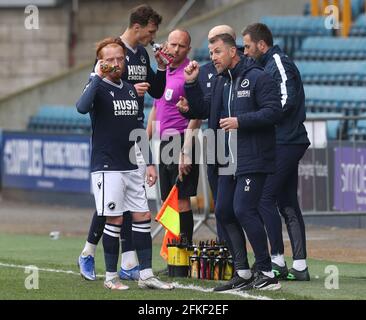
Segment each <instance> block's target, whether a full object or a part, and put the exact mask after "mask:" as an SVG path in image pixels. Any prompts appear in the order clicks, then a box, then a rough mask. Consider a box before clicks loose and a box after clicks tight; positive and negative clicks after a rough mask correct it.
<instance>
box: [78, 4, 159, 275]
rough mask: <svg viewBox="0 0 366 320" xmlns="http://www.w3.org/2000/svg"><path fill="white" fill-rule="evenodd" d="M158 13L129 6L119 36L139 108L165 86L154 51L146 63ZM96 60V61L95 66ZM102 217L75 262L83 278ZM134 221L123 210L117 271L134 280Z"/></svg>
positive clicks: (91, 264) (91, 268) (91, 267)
mask: <svg viewBox="0 0 366 320" xmlns="http://www.w3.org/2000/svg"><path fill="white" fill-rule="evenodd" d="M161 21H162V17H161V16H160V15H159V14H158V13H157V12H156V11H154V10H153V9H152V8H151V7H150V6H148V5H140V6H138V7H136V8H134V9H132V11H131V14H130V21H129V27H128V28H127V29H126V30H125V31H124V33H123V34H122V35H121V36H120V39H121V40H122V42H123V43H124V44H125V46H126V48H127V51H126V56H125V72H123V73H122V76H121V78H122V80H124V81H127V82H128V83H130V84H132V85H134V87H135V89H136V91H137V94H138V97H137V100H138V103H139V107H140V108H141V109H143V106H144V94H145V93H146V92H148V93H149V94H150V95H151V96H152V97H154V98H156V99H159V98H160V97H161V96H162V95H163V93H164V90H165V83H166V72H165V70H166V66H165V64H164V63H163V61H162V60H161V59H160V58H159V56H158V55H155V57H156V61H157V64H158V70H157V72H156V73H154V71H153V70H152V68H151V66H150V59H149V55H148V53H147V51H146V49H145V48H144V47H146V46H147V45H148V44H149V43H150V42H151V41H152V40H153V39H154V38H155V35H156V32H157V30H158V28H159V25H160V23H161ZM97 67H98V64H97V65H96V68H97ZM140 115H141V116H140V117H139V119H138V120H139V125H140V127H141V128H143V123H144V113H143V112H141V113H140ZM137 157H138V159H137V162H138V163H139V164H140V165H139V170H140V173H141V174H142V175H144V174H145V164H144V162H143V161H141V158H142V157H141V155H139V154H138V155H137ZM105 221H106V219H105V217H100V216H98V215H97V212H95V213H94V215H93V219H92V222H91V225H90V228H89V234H88V238H87V241H86V243H85V246H84V249H83V250H82V253H81V254H80V256H79V259H78V264H79V267H80V274H81V275H82V277H83V278H85V279H87V280H96V275H95V260H94V257H95V251H96V246H97V244H98V242H99V240H100V238H101V236H102V234H103V230H104V225H105ZM143 231H144V230H143V229H141V228H140V227H139V226H138V225H136V224H134V225H132V218H131V215H130V214H129V213H125V214H124V219H123V225H122V231H121V247H122V258H121V269H120V272H119V275H120V278H121V279H126V280H129V279H131V280H138V279H139V266H138V261H137V259H136V254H135V248H134V243H133V240H132V238H135V237H136V236H137V237H138V235H139V233H141V232H143Z"/></svg>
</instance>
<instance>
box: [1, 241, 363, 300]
mask: <svg viewBox="0 0 366 320" xmlns="http://www.w3.org/2000/svg"><path fill="white" fill-rule="evenodd" d="M83 245H84V239H83V238H80V237H79V238H77V237H61V238H60V239H58V240H51V239H50V238H49V237H48V236H34V235H9V234H0V284H1V288H2V289H1V290H0V300H9V299H11V300H24V299H27V300H28V299H30V300H50V299H51V300H54V299H55V300H59V299H66V300H88V299H95V300H105V299H107V300H241V299H259V298H269V299H285V300H294V299H296V300H297V299H301V300H314V299H362V300H363V299H366V267H365V265H364V264H351V263H338V262H337V263H336V262H331V261H320V260H312V259H309V260H308V263H309V270H310V274H311V281H310V282H287V281H281V284H282V289H281V290H280V291H276V292H268V291H253V292H248V293H249V295H247V296H245V295H234V294H228V293H213V292H204V291H199V290H196V289H193V290H192V289H184V288H178V289H175V290H173V291H169V292H166V291H160V290H142V289H139V288H138V286H137V283H136V282H128V285H129V286H130V289H129V290H127V291H122V292H111V291H109V290H106V289H104V287H103V278H102V277H99V278H98V280H97V281H94V282H90V281H85V280H83V279H82V278H81V277H80V276H79V275H78V274H77V273H78V268H77V266H76V260H77V257H78V255H79V253H80V251H81V249H82V247H83ZM159 250H160V246H159V245H154V251H153V269H154V270H159V269H162V268H164V267H165V262H164V261H163V260H162V259H161V258H160V256H159ZM250 258H251V260H253V257H252V256H251V257H250ZM96 261H97V266H96V267H97V274H101V275H103V274H104V258H103V252H102V246H101V245H99V246H98V250H97V256H96ZM288 264H289V265H291V261H290V259H289V260H288ZM10 265H11V266H10ZM29 265H34V266H36V267H38V268H39V269H40V271H39V289H31V290H29V289H26V287H25V281H26V278H27V277H28V276H29V275H30V274H29V273H28V274H27V273H25V269H24V268H23V267H21V266H29ZM329 265H334V266H336V267H337V270H339V278H338V286H339V288H338V289H327V288H326V286H325V284H326V283H331V284H333V285H334V283H335V282H334V280H332V281H330V280H329V279H330V278H327V277H329V276H330V274H329V273H326V272H325V268H326V267H327V266H329ZM42 269H52V270H65V271H67V270H71V271H73V272H74V273H60V272H51V271H49V270H47V271H46V270H45V271H43V270H42ZM332 275H334V274H332ZM162 278H163V279H164V280H167V281H173V282H177V283H179V284H180V285H181V286H185V287H188V286H189V285H194V286H197V287H201V288H213V287H214V286H215V285H217V284H218V282H215V281H208V280H206V281H202V280H195V281H194V280H192V279H185V278H175V279H168V278H165V277H162Z"/></svg>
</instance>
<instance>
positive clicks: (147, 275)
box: [140, 268, 154, 280]
mask: <svg viewBox="0 0 366 320" xmlns="http://www.w3.org/2000/svg"><path fill="white" fill-rule="evenodd" d="M153 276H154V274H153V271H152V269H151V268H149V269H144V270H140V278H141V279H142V280H146V279H148V278H151V277H153Z"/></svg>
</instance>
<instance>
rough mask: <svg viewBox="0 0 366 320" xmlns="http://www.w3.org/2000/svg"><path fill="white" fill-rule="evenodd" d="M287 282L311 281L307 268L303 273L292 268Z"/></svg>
mask: <svg viewBox="0 0 366 320" xmlns="http://www.w3.org/2000/svg"><path fill="white" fill-rule="evenodd" d="M286 280H290V281H310V274H309V270H308V268H306V269H305V270H303V271H299V270H296V269H294V268H291V269H290V270H289V271H288V275H287V277H286Z"/></svg>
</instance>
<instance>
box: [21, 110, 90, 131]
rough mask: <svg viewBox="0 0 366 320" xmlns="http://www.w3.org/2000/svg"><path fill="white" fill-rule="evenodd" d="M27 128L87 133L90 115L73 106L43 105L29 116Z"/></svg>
mask: <svg viewBox="0 0 366 320" xmlns="http://www.w3.org/2000/svg"><path fill="white" fill-rule="evenodd" d="M27 127H28V130H30V131H38V132H57V133H89V132H90V130H91V127H90V117H89V115H83V114H80V113H78V112H77V110H76V108H75V106H60V105H44V106H41V107H40V108H39V109H38V111H37V113H36V114H35V115H33V116H31V117H30V118H29V121H28V126H27Z"/></svg>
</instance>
